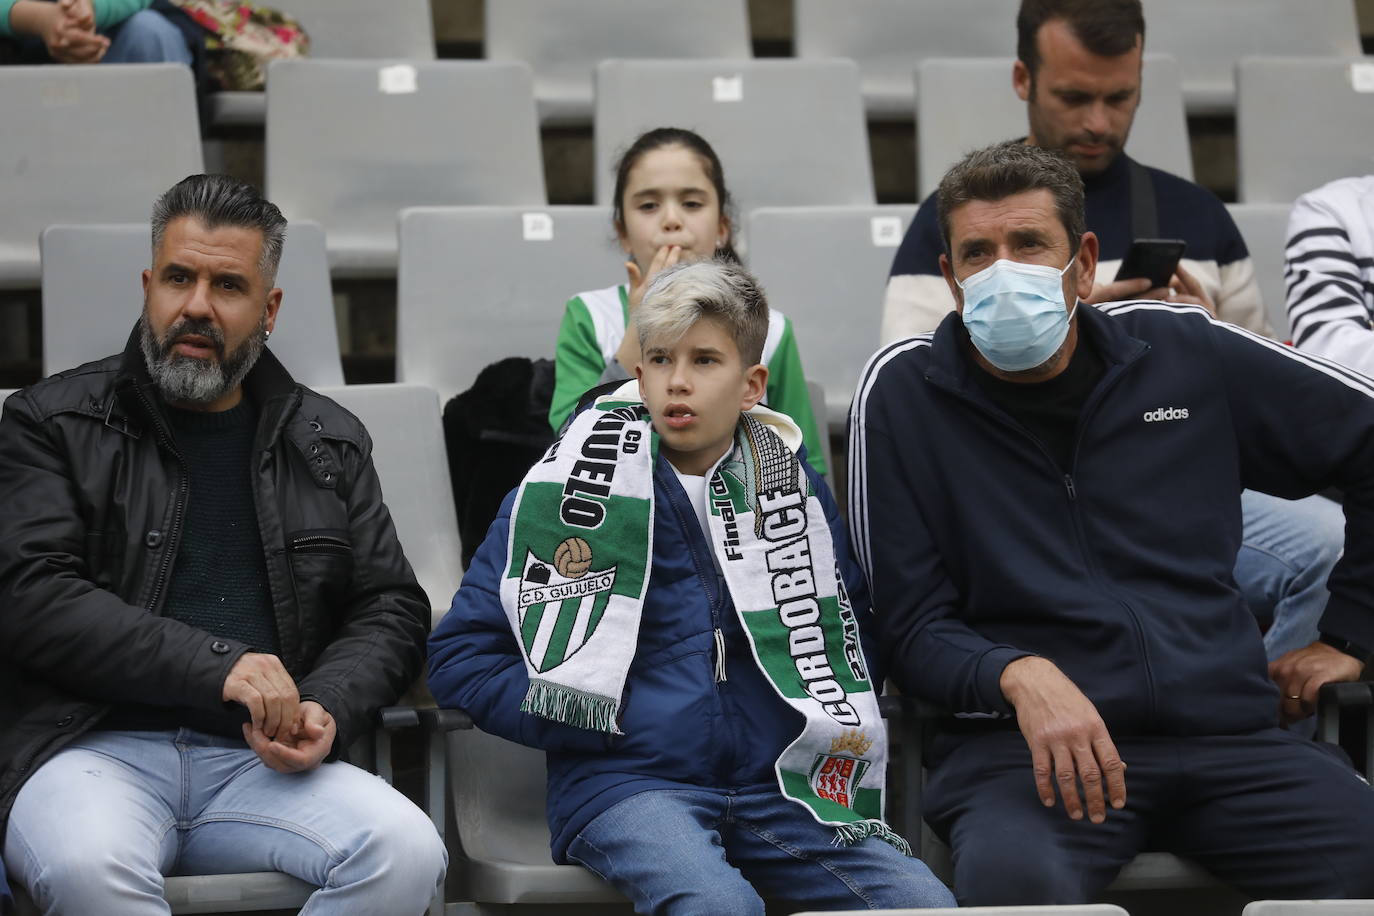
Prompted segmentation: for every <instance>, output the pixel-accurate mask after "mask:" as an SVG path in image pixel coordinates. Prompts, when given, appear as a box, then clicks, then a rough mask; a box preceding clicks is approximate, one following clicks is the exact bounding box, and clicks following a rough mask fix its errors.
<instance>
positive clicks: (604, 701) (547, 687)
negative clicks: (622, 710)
mask: <svg viewBox="0 0 1374 916" xmlns="http://www.w3.org/2000/svg"><path fill="white" fill-rule="evenodd" d="M617 706H619V704H618V703H617V702H616V701H615V700H613V699H611V698H610V697H603V696H599V695H597V694H594V693H584V692H583V691H581V690H576V689H574V688H572V687H569V686H567V685H566V684H553V683H550V682H549V681H540V680H536V679H533V678H531V679H530V689H529V690H528V691H527V692H526V693H525V699H524V700H522V701H521V703H520V710H521V712H527V713H529V714H530V715H535V716H541V717H543V718H545V719H552V720H553V721H555V722H561V723H563V724H564V725H571V726H573V727H574V728H586V729H591V730H593V731H599V732H605V733H606V734H608V735H621V734H624V732H622V731H621V730H620V729H619V728H617V727H616V724H615V716H616V712H617V709H616V707H617Z"/></svg>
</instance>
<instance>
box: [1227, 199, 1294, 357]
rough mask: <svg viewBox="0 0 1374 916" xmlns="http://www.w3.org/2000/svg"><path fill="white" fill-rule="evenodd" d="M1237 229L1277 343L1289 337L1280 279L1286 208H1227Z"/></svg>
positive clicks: (1285, 296)
mask: <svg viewBox="0 0 1374 916" xmlns="http://www.w3.org/2000/svg"><path fill="white" fill-rule="evenodd" d="M1226 209H1227V210H1229V211H1231V218H1232V219H1234V220H1235V221H1236V226H1237V228H1239V229H1240V235H1241V238H1243V239H1245V247H1246V248H1248V249H1250V260H1251V262H1252V263H1253V264H1254V265H1255V279H1256V280H1258V281H1259V288H1260V296H1261V297H1262V298H1263V299H1264V316H1265V317H1266V318H1268V319H1269V326H1270V327H1271V328H1273V329H1274V333H1275V334H1276V335H1278V338H1279V339H1280V340H1287V339H1288V337H1289V335H1290V334H1291V333H1292V331H1291V329H1290V328H1289V327H1288V305H1287V303H1288V291H1287V284H1286V282H1285V280H1284V278H1283V262H1284V249H1285V248H1286V247H1287V245H1288V213H1289V211H1290V210H1291V209H1292V207H1290V206H1289V205H1288V204H1227V205H1226Z"/></svg>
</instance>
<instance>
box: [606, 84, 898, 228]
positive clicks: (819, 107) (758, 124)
mask: <svg viewBox="0 0 1374 916" xmlns="http://www.w3.org/2000/svg"><path fill="white" fill-rule="evenodd" d="M665 126H674V127H685V128H689V129H691V130H694V131H696V132H697V133H699V134H701V135H702V136H703V137H704V138H705V139H706V141H707V142H708V143H710V144H711V146H712V147H713V148H714V149H715V151H716V153H717V155H719V156H720V158H721V161H722V163H723V164H724V166H725V183H726V186H727V187H729V189H730V193H731V194H732V195H733V196H734V198H735V200H736V201H738V202H739V203H740V205H741V207H742V208H745V209H749V208H753V207H785V206H819V205H842V206H863V205H868V204H872V203H873V202H874V195H873V167H872V164H871V163H870V161H869V156H868V131H867V127H866V125H865V122H864V111H863V99H862V96H861V94H860V92H859V70H858V67H857V66H855V64H854V63H853V61H842V60H828V61H802V60H749V61H738V60H714V61H641V60H609V61H603V62H602V63H601V64H599V65H598V66H597V68H596V124H595V137H594V145H595V149H596V155H595V161H596V201H597V203H599V204H602V205H608V204H610V203H611V195H612V194H613V193H614V184H615V176H614V174H612V172H611V169H612V168H613V167H614V165H615V162H616V160H617V158H618V157H619V155H620V153H621V152H622V151H623V150H624V149H625V148H626V147H628V146H629V145H630V144H631V143H632V142H633V141H634V139H635V138H636V137H637V136H639V135H640V134H641V133H643V132H644V131H646V130H649V129H651V128H654V127H665Z"/></svg>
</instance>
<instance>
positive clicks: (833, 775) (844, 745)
mask: <svg viewBox="0 0 1374 916" xmlns="http://www.w3.org/2000/svg"><path fill="white" fill-rule="evenodd" d="M872 746H873V742H872V741H870V740H869V739H868V738H866V737H864V733H863V732H861V731H859V730H857V729H850V730H848V731H845V732H841V733H840V737H838V738H834V739H832V740H831V742H830V753H829V754H817V755H816V762H815V763H813V764H812V765H811V779H810V781H811V791H813V792H815V793H816V794H817V795H819V796H820V797H821V798H826V799H829V800H830V801H833V802H835V803H836V804H837V805H843V806H845V807H846V808H853V807H854V789H855V787H856V786H857V785H858V784H859V781H860V780H861V779H863V776H864V772H865V771H866V770H867V769H868V761H867V760H864V759H862V758H863V755H864V754H866V753H868V749H869V748H870V747H872ZM846 752H847V753H846ZM851 755H852V756H851Z"/></svg>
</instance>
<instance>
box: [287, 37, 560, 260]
mask: <svg viewBox="0 0 1374 916" xmlns="http://www.w3.org/2000/svg"><path fill="white" fill-rule="evenodd" d="M267 84H268V89H267V182H266V184H267V196H268V198H269V199H271V200H272V201H274V202H275V203H276V204H277V205H278V206H279V207H281V209H282V212H283V213H285V214H286V217H287V219H292V220H296V219H310V220H315V221H317V222H319V223H320V224H321V225H323V226H324V229H325V233H326V239H327V242H328V250H329V259H330V265H331V267H332V268H333V269H334V271H335V272H336V273H337V274H347V275H351V276H391V275H392V274H393V273H394V271H395V269H396V217H397V214H398V213H399V211H400V210H402V209H404V208H405V207H413V206H420V205H427V204H520V205H533V206H543V204H544V202H545V194H544V165H543V161H542V158H541V155H540V150H539V133H538V124H537V121H536V118H535V112H534V93H533V88H532V83H531V78H530V71H529V68H528V67H526V66H525V65H523V64H517V63H494V62H488V61H428V62H426V61H411V62H389V61H388V62H378V61H372V62H368V61H318V60H317V61H278V62H276V63H273V64H272V66H271V67H270V68H269V69H268V75H267ZM466 279H467V278H466V277H465V276H463V275H455V276H454V280H455V282H465V281H466Z"/></svg>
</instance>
